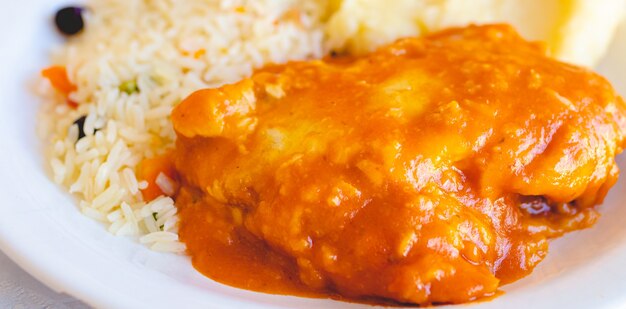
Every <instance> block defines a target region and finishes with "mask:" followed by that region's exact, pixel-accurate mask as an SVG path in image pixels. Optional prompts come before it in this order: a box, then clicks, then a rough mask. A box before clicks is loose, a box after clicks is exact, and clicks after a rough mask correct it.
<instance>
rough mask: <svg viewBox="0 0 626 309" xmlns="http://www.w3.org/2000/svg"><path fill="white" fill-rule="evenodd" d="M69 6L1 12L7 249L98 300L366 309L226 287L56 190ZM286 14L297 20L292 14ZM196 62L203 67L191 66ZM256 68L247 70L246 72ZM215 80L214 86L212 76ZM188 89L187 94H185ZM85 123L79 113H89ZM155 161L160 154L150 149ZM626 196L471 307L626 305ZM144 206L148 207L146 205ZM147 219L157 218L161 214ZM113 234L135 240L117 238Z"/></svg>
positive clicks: (609, 68)
mask: <svg viewBox="0 0 626 309" xmlns="http://www.w3.org/2000/svg"><path fill="white" fill-rule="evenodd" d="M64 4H65V3H49V2H47V1H31V2H25V3H24V4H16V5H14V6H13V7H12V8H11V14H10V15H9V16H6V17H4V16H3V19H2V20H3V21H2V23H6V24H5V27H3V29H4V30H2V32H1V34H2V35H1V36H0V39H1V40H2V42H10V44H4V46H5V48H3V49H2V55H3V57H2V59H3V70H2V75H1V78H2V80H1V81H2V88H0V89H1V93H2V94H3V98H4V99H3V103H2V105H1V109H2V110H1V112H0V117H2V121H0V126H1V128H2V130H1V132H2V133H1V134H3V135H2V140H3V141H4V142H5V146H4V147H3V149H4V150H3V151H0V159H1V160H0V161H1V162H2V163H1V165H0V166H1V170H2V173H1V174H2V176H3V177H2V180H1V186H0V187H1V189H0V190H1V191H0V192H2V194H3V196H4V197H5V198H4V202H3V203H0V213H1V214H2V215H1V216H0V245H1V248H2V250H3V251H4V252H6V253H7V254H8V255H9V256H10V257H11V258H12V259H14V260H15V261H16V262H17V263H18V264H19V265H20V266H22V267H23V268H24V269H26V270H27V271H28V272H30V273H31V274H33V275H34V276H36V277H37V278H38V279H40V280H42V281H43V282H44V283H46V284H47V285H49V286H50V287H52V288H53V289H55V290H57V291H59V292H66V293H68V294H70V295H73V296H76V297H77V298H79V299H81V300H84V301H85V302H87V303H89V304H91V305H93V306H96V307H120V308H127V307H147V306H151V307H156V308H169V307H175V306H181V304H182V305H184V306H185V307H189V308H195V307H198V308H203V307H248V308H262V307H287V308H300V307H328V308H348V307H360V306H362V305H360V304H357V303H349V302H339V301H335V300H331V299H325V298H302V297H296V296H282V295H271V294H263V293H257V292H251V291H247V290H242V289H236V288H232V287H229V286H226V285H222V284H219V283H217V282H215V281H212V280H209V279H207V278H206V277H204V276H203V275H201V274H200V273H199V272H197V271H196V270H195V269H194V268H193V266H192V264H191V262H190V259H189V258H188V257H187V256H185V255H178V254H173V253H161V252H157V251H175V252H176V251H179V252H180V251H184V250H181V249H180V247H179V246H178V244H177V243H174V242H168V240H167V239H166V240H164V241H162V242H158V241H154V240H151V239H150V238H143V241H142V237H143V236H146V235H148V234H147V233H146V234H138V233H135V234H133V233H132V228H131V225H128V226H127V225H124V224H125V223H126V222H124V223H120V224H118V225H119V226H114V224H115V222H113V221H115V219H116V216H118V215H119V214H118V215H111V214H109V215H111V216H110V217H107V218H106V220H108V221H106V220H105V223H99V222H96V221H94V220H91V219H89V218H88V217H87V216H89V215H90V214H91V217H97V216H98V215H97V214H94V213H89V211H88V210H85V209H83V208H81V207H82V206H84V205H83V204H80V203H79V202H77V200H76V199H75V198H73V197H72V196H70V195H68V194H67V193H65V192H66V189H65V187H63V186H65V184H64V185H63V186H58V185H55V184H54V183H53V182H52V180H51V177H52V178H53V177H54V176H50V175H54V169H55V167H54V165H52V166H51V165H50V164H48V163H47V162H46V160H45V157H44V155H43V153H44V151H45V149H44V148H45V147H44V146H42V142H40V140H39V138H38V136H37V133H36V127H37V125H38V122H39V121H40V120H41V118H38V116H37V114H38V111H39V110H41V106H42V104H46V102H45V100H42V98H41V97H40V96H39V95H37V94H36V93H39V92H40V91H41V87H42V86H41V82H42V81H41V78H40V77H39V72H40V71H41V70H42V69H44V68H47V67H49V66H50V64H51V63H50V58H49V51H50V50H51V49H52V47H53V46H59V45H60V44H62V43H63V41H64V40H65V39H64V38H63V37H61V36H60V35H59V34H58V33H57V32H56V30H55V29H54V28H53V26H52V25H53V24H52V20H51V19H52V15H53V13H54V12H56V11H57V10H58V9H59V8H60V7H61V6H62V5H64ZM129 9H132V7H131V8H129ZM3 14H6V12H4V13H3ZM286 16H287V17H286V18H292V17H291V16H292V15H286ZM86 29H87V30H84V31H89V30H88V29H89V24H87V26H86ZM310 39H311V40H313V41H314V40H315V39H317V38H316V37H314V36H312V37H311V38H310ZM385 43H387V42H385ZM194 44H196V43H194V42H190V43H188V44H187V45H185V44H183V45H185V46H189V51H188V52H189V53H191V54H190V55H187V56H186V57H191V58H193V57H195V56H197V57H203V56H204V55H203V53H202V52H198V50H199V49H197V48H196V46H195V45H194ZM303 44H304V43H303ZM307 44H308V43H307ZM381 44H382V43H381ZM624 52H626V28H625V27H624V26H622V27H621V28H619V30H618V31H617V33H616V35H615V38H614V40H613V44H612V45H611V46H610V48H609V50H608V53H607V54H606V56H605V57H604V58H603V59H602V60H601V62H600V63H599V65H598V66H597V70H598V71H599V72H600V73H601V74H603V75H604V76H606V77H607V78H608V79H609V80H610V81H611V82H612V83H613V86H614V87H615V88H616V90H617V92H618V93H624V92H626V76H625V75H624V74H623V69H624V68H626V63H625V62H624V60H623V57H621V55H623V54H624ZM318 53H319V55H320V56H321V53H322V51H321V50H315V49H311V50H310V54H309V51H305V52H303V53H302V54H301V55H292V56H293V57H295V58H303V59H304V58H310V57H314V56H315V55H318ZM277 57H278V56H277ZM279 59H280V57H279ZM265 61H267V60H265ZM276 61H278V60H276ZM257 63H259V61H258V60H257ZM190 65H191V66H193V63H192V64H190ZM255 66H259V65H255ZM68 69H70V70H71V69H72V68H68ZM249 69H250V68H244V71H246V70H249ZM165 70H166V71H167V68H166V69H165ZM191 70H193V67H192V68H191ZM241 74H244V73H242V72H237V73H233V76H230V77H220V78H225V79H228V80H229V81H230V82H235V81H237V80H238V77H237V76H239V75H241ZM122 75H123V73H122ZM166 75H167V74H166ZM206 78H207V80H209V82H211V80H210V78H211V77H210V76H208V77H206ZM142 82H143V81H140V80H137V81H135V84H130V83H126V80H123V81H120V83H119V84H120V85H117V84H116V87H118V86H119V87H120V88H119V89H120V92H125V93H126V94H128V95H132V94H133V93H134V92H135V91H137V90H136V89H139V88H142V87H144V84H142ZM192 82H193V81H192ZM213 82H214V81H213ZM122 84H123V85H124V86H123V87H121V86H122ZM209 84H210V83H209ZM217 86H219V85H218V84H215V85H213V87H217ZM44 87H45V86H44ZM78 87H79V88H80V87H81V84H78ZM201 88H206V85H204V84H199V85H198V86H197V89H201ZM197 89H194V90H197ZM48 90H49V89H48ZM44 92H45V91H44ZM190 92H191V91H190ZM188 94H190V93H187V94H184V95H181V96H182V98H184V97H186V96H187V95H188ZM70 98H73V99H80V98H79V97H78V98H77V97H72V96H70ZM182 98H181V99H182ZM78 101H79V102H78V103H79V104H81V103H82V102H80V100H78ZM70 108H71V107H70ZM78 114H79V113H77V115H78ZM78 116H80V115H78ZM75 118H76V119H71V120H72V121H78V120H79V119H80V117H75ZM79 122H80V121H79ZM95 122H97V121H95ZM90 125H91V129H92V130H93V133H87V136H89V135H90V134H91V135H94V134H95V131H97V130H100V129H99V127H98V124H97V123H96V124H94V123H91V124H89V120H86V119H83V124H82V125H80V126H81V127H83V126H84V127H89V126H90ZM84 127H83V130H84ZM87 131H89V130H87ZM83 133H84V132H83ZM74 134H76V136H75V138H78V139H80V133H79V132H75V133H74ZM88 138H89V137H88ZM77 144H78V143H77ZM83 144H84V143H83ZM83 146H84V145H83ZM76 147H82V146H76ZM150 157H155V155H154V154H150ZM617 162H618V165H619V166H620V167H622V168H626V166H625V165H624V162H625V161H624V159H623V158H622V156H618V157H617ZM171 178H175V177H171ZM69 184H71V183H69ZM138 186H139V185H138ZM164 186H165V187H166V185H161V186H160V187H161V188H163V187H164ZM67 187H70V186H69V185H68V186H67ZM144 189H145V188H144ZM165 191H167V190H165ZM625 195H626V183H625V182H624V180H623V179H622V180H620V181H618V182H617V184H616V185H615V186H614V187H613V189H611V191H609V194H608V196H607V198H606V199H605V200H604V202H603V203H602V206H600V207H599V212H600V214H601V216H600V218H599V219H598V222H597V223H596V224H595V225H594V226H593V227H591V228H588V229H585V230H581V231H576V232H572V233H569V234H566V235H565V236H563V237H562V238H558V239H555V240H552V241H550V250H549V253H548V255H547V257H546V258H545V260H543V261H542V262H541V263H539V265H538V266H537V267H536V268H535V269H534V271H533V272H532V274H530V275H529V276H527V277H524V278H523V279H521V280H519V281H516V282H514V283H511V284H507V285H504V286H502V287H501V288H500V289H499V290H500V291H502V292H503V293H499V295H498V296H497V297H494V298H493V299H488V300H484V301H479V302H475V303H469V304H466V305H464V306H474V307H476V308H481V307H482V308H491V307H493V308H499V307H503V306H506V307H507V308H508V307H511V308H516V307H519V308H522V307H527V306H529V305H532V306H536V307H540V308H550V307H555V306H568V307H581V308H582V307H606V308H613V307H623V306H625V305H626V295H624V294H623V290H624V289H626V264H625V263H624V262H623V261H626V230H625V229H624V228H623V224H622V220H621V218H623V217H624V216H625V215H626V209H625V208H624V207H622V206H623V205H621V204H622V203H621V201H622V200H623V199H624V197H625ZM144 198H145V196H144ZM129 203H130V202H129ZM142 205H143V206H145V204H142ZM153 206H154V205H153ZM132 207H134V206H132ZM163 207H165V206H163ZM151 209H152V208H151ZM135 210H136V211H138V212H140V211H141V210H140V209H139V208H138V209H135ZM120 213H121V212H120ZM85 214H87V216H85ZM148 215H150V216H152V213H148ZM160 216H161V214H158V213H157V215H156V216H155V218H154V219H155V220H154V223H157V222H158V223H162V224H156V225H155V227H156V228H157V229H160V231H165V230H167V229H168V228H169V227H171V226H170V225H171V224H174V223H172V222H171V221H169V223H166V222H168V221H167V219H168V218H165V219H163V220H162V221H159V220H158V219H159V217H160ZM164 216H165V215H164ZM96 219H97V218H96ZM148 220H150V219H149V218H148ZM112 226H114V227H115V228H113V227H112ZM124 227H128V230H124V229H123V228H124ZM107 230H109V231H112V232H114V233H117V234H129V236H127V237H115V236H114V235H113V234H111V233H109V232H108V231H107ZM120 231H121V232H120ZM156 235H162V234H156ZM157 243H158V244H157ZM150 248H152V249H154V250H150ZM155 250H157V251H155Z"/></svg>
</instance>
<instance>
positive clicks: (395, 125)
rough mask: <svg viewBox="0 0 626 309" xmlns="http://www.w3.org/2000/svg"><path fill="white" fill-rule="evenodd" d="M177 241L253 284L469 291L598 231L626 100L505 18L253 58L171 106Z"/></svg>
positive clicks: (387, 292)
mask: <svg viewBox="0 0 626 309" xmlns="http://www.w3.org/2000/svg"><path fill="white" fill-rule="evenodd" d="M172 122H173V125H174V128H175V130H176V132H177V134H178V141H177V145H176V150H175V152H174V160H175V165H176V169H177V171H178V173H179V175H180V179H181V182H182V188H181V191H180V193H179V195H178V196H177V199H176V204H177V206H178V208H179V211H180V218H181V226H180V237H181V239H182V241H184V242H185V243H186V244H187V248H188V253H189V254H190V255H191V257H192V259H193V264H194V266H195V267H196V268H197V269H198V270H199V271H200V272H202V273H203V274H205V275H207V276H208V277H210V278H212V279H214V280H217V281H219V282H222V283H225V284H228V285H232V286H236V287H240V288H245V289H251V290H256V291H263V292H268V293H279V294H294V295H305V296H330V297H334V298H341V299H348V300H361V301H362V300H366V299H367V300H372V299H377V300H379V301H382V300H391V301H394V302H399V303H414V304H422V305H424V304H433V303H461V302H467V301H471V300H475V299H478V298H482V297H486V296H489V295H493V294H494V293H496V292H497V289H498V287H499V286H500V285H502V284H505V283H508V282H512V281H515V280H518V279H520V278H522V277H524V276H526V275H528V274H529V273H530V272H531V271H532V270H533V268H534V267H535V266H536V265H537V264H538V263H539V262H540V261H541V260H542V259H543V258H544V257H545V255H546V254H547V250H548V242H547V240H548V239H549V238H553V237H556V236H559V235H561V234H562V233H564V232H568V231H572V230H576V229H581V228H586V227H589V226H591V225H592V224H593V223H594V221H595V220H596V218H597V216H598V214H597V212H596V210H595V206H596V205H598V204H599V203H601V202H602V199H603V198H604V196H605V194H606V193H607V191H608V189H609V188H610V187H611V186H612V185H613V184H614V183H615V181H616V179H617V175H618V169H617V167H616V164H615V160H614V157H615V156H616V155H617V154H618V153H619V152H621V151H622V147H623V145H624V134H625V133H626V106H625V104H624V102H623V100H622V99H621V98H620V97H619V96H617V95H616V93H615V92H614V90H613V89H612V87H611V86H610V84H609V83H608V82H607V81H606V80H605V79H603V78H602V77H600V76H599V75H597V74H595V73H593V72H591V71H589V70H586V69H583V68H579V67H576V66H572V65H568V64H564V63H561V62H558V61H556V60H553V59H551V58H549V57H547V56H546V55H545V54H544V52H543V50H542V49H541V47H540V46H539V45H538V44H535V43H529V42H526V41H524V40H523V39H522V38H520V37H519V36H518V35H517V34H516V33H515V31H514V30H513V29H511V28H510V27H508V26H504V25H495V26H480V27H478V26H471V27H467V28H457V29H450V30H446V31H443V32H439V33H435V34H432V35H430V36H427V37H425V38H419V39H418V38H409V39H404V40H400V41H398V42H396V43H394V44H391V45H389V46H386V47H383V48H381V49H379V50H378V51H376V52H374V53H371V54H369V55H365V56H362V57H349V56H345V57H336V58H333V57H328V58H325V59H322V60H314V61H304V62H292V63H288V64H285V65H273V66H269V67H266V68H264V69H260V70H257V71H256V72H255V73H254V74H253V75H252V76H251V77H250V78H247V79H244V80H242V81H240V82H238V83H236V84H232V85H226V86H223V87H221V88H217V89H207V90H201V91H198V92H196V93H194V94H192V95H191V96H189V97H188V98H187V99H186V100H184V101H183V102H182V103H181V104H180V105H179V106H178V107H177V108H176V109H175V110H174V111H173V113H172Z"/></svg>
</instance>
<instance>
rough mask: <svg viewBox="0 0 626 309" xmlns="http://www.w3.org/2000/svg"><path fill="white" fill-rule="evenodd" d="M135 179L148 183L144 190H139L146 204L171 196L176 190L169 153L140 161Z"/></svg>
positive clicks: (174, 172)
mask: <svg viewBox="0 0 626 309" xmlns="http://www.w3.org/2000/svg"><path fill="white" fill-rule="evenodd" d="M137 178H138V179H139V180H140V181H146V182H147V183H148V186H147V187H146V188H144V189H141V195H142V196H143V199H144V201H146V202H149V201H152V200H154V199H155V198H157V197H159V196H161V195H167V196H173V195H174V194H175V193H176V190H177V189H178V183H177V181H176V179H177V175H176V169H175V167H174V161H173V159H172V155H171V154H170V153H167V154H165V155H162V156H157V157H154V158H149V159H144V160H143V161H141V163H140V164H139V166H138V167H137Z"/></svg>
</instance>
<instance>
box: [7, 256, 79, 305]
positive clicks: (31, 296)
mask: <svg viewBox="0 0 626 309" xmlns="http://www.w3.org/2000/svg"><path fill="white" fill-rule="evenodd" d="M0 308H7V309H8V308H11V309H31V308H32V309H38V308H46V309H88V308H89V306H87V305H86V304H85V303H83V302H81V301H79V300H77V299H75V298H73V297H71V296H69V295H67V294H59V293H56V292H54V291H53V290H51V289H50V288H48V287H47V286H45V285H44V284H43V283H41V282H39V281H38V280H37V279H35V278H33V276H31V275H29V274H28V273H26V272H25V271H24V270H22V269H21V268H20V267H19V266H18V265H17V264H15V263H14V262H13V261H11V259H9V258H8V257H7V256H6V255H5V254H4V253H2V252H1V251H0Z"/></svg>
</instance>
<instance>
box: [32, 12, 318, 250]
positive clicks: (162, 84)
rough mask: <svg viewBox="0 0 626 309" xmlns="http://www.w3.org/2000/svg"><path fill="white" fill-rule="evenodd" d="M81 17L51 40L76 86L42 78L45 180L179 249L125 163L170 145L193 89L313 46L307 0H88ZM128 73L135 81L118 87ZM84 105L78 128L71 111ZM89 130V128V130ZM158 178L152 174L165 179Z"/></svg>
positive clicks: (111, 226)
mask: <svg viewBox="0 0 626 309" xmlns="http://www.w3.org/2000/svg"><path fill="white" fill-rule="evenodd" d="M87 7H88V10H87V12H86V16H85V18H86V21H85V24H86V28H85V29H84V31H83V32H82V33H81V34H80V35H78V36H76V37H73V38H70V39H69V40H68V41H67V42H66V44H64V45H63V46H60V48H59V49H58V50H55V51H54V53H53V56H52V61H51V63H52V64H55V65H62V66H65V67H66V68H67V71H68V75H69V78H70V80H71V81H72V82H73V83H74V84H75V85H77V87H78V88H77V90H76V91H75V92H73V93H71V95H70V99H71V100H73V101H75V102H77V103H79V107H78V108H77V109H72V108H70V107H69V106H68V105H67V104H66V99H65V98H64V97H63V96H61V95H60V94H58V93H56V92H55V91H54V90H53V89H52V88H51V87H50V85H49V83H48V82H47V81H42V87H43V93H44V96H45V98H46V102H45V104H43V107H42V113H41V117H40V126H39V129H40V132H41V136H42V138H43V140H44V141H45V143H46V145H47V146H48V147H47V148H48V158H49V162H50V166H51V170H52V174H53V175H52V177H53V179H54V181H56V182H57V183H59V184H60V185H62V186H63V187H64V188H66V189H67V190H68V191H69V192H71V193H72V194H74V196H76V198H77V199H78V201H79V202H78V205H79V207H80V210H81V211H82V212H83V213H84V214H85V215H86V216H89V217H91V218H93V219H96V220H98V221H101V222H103V223H105V224H107V225H108V230H109V231H110V232H111V233H113V234H115V235H124V236H135V237H138V239H139V241H140V242H141V243H143V244H146V245H148V246H149V247H150V248H152V249H154V250H158V251H167V252H183V251H184V250H185V247H184V245H183V244H182V243H180V242H179V241H178V235H177V228H178V227H177V225H178V224H177V223H178V218H177V216H176V208H175V207H174V202H173V200H172V199H171V198H169V197H165V196H163V197H159V198H157V199H155V200H153V201H148V202H146V201H143V200H142V197H141V192H140V189H142V188H145V187H146V186H147V183H146V182H145V181H138V179H137V176H136V173H135V171H136V167H137V165H138V163H139V162H141V161H142V160H143V159H144V158H149V157H153V156H156V155H159V154H162V153H163V152H165V151H166V150H167V149H171V148H172V147H173V143H174V138H175V134H174V132H173V129H172V126H171V123H170V120H169V114H170V111H171V109H172V107H173V106H175V105H176V104H177V103H178V102H180V100H181V99H183V98H184V97H186V96H187V95H188V94H190V93H191V92H193V91H194V90H197V89H200V88H206V87H215V86H219V85H221V84H224V83H228V82H233V81H236V80H237V79H240V78H241V77H243V76H245V75H247V74H249V73H250V72H251V70H252V69H253V68H255V67H260V66H262V65H264V64H266V63H268V62H284V61H287V60H290V59H304V58H311V57H319V56H320V55H321V54H322V51H321V49H322V48H321V46H322V30H321V25H320V22H319V20H320V19H321V16H322V14H323V12H321V10H320V5H319V2H318V1H316V0H310V1H302V0H300V1H298V0H249V1H246V0H238V1H237V0H231V1H228V0H225V1H218V0H214V1H213V0H185V1H176V0H93V1H89V2H88V4H87ZM129 81H134V82H136V85H137V87H138V88H139V92H136V93H132V94H127V93H125V92H123V91H121V90H120V85H121V84H122V83H125V82H129ZM83 115H86V120H85V124H84V131H85V133H86V136H85V137H83V138H81V139H80V140H78V142H77V139H78V134H79V133H78V127H77V126H76V125H73V122H74V121H75V120H77V119H78V118H80V117H81V116H83ZM94 131H95V133H94ZM167 181H168V179H166V178H163V177H161V178H160V179H159V182H160V184H161V185H162V186H166V188H164V189H165V191H167V190H170V191H171V188H167V185H168V184H167Z"/></svg>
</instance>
